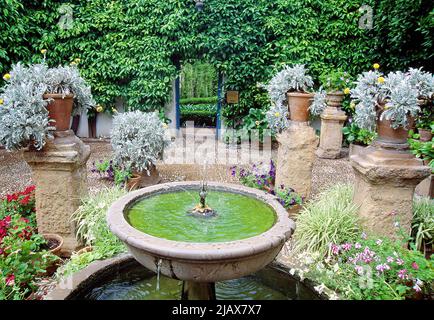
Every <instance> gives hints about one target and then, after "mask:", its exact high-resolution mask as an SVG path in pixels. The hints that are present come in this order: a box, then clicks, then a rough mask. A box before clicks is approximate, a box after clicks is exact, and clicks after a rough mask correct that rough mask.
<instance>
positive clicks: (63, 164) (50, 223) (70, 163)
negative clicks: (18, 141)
mask: <svg viewBox="0 0 434 320" xmlns="http://www.w3.org/2000/svg"><path fill="white" fill-rule="evenodd" d="M54 135H55V139H54V140H50V141H48V142H47V144H46V146H45V147H44V149H43V150H41V151H32V150H28V151H26V152H24V158H25V160H26V161H27V163H28V164H29V165H30V167H31V168H32V178H33V181H34V182H35V184H36V221H37V224H38V232H39V233H41V234H42V233H55V234H58V235H60V236H62V237H63V239H64V244H63V247H62V251H61V255H62V256H69V255H70V254H71V253H72V251H74V250H76V249H77V248H78V247H79V243H78V242H77V240H76V238H75V224H74V223H73V221H71V215H72V214H73V213H74V212H75V210H76V209H77V208H78V207H79V205H80V198H81V197H82V196H84V195H86V194H87V174H86V172H87V170H86V162H87V160H88V159H89V156H90V148H89V146H87V145H85V144H84V143H83V142H82V141H81V140H80V139H79V138H77V137H76V136H75V135H74V134H73V132H72V130H68V131H62V132H55V134H54Z"/></svg>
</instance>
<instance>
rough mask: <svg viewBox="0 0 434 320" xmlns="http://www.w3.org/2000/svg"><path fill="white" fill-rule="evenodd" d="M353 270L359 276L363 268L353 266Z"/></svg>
mask: <svg viewBox="0 0 434 320" xmlns="http://www.w3.org/2000/svg"><path fill="white" fill-rule="evenodd" d="M354 269H355V270H356V272H357V274H358V275H361V274H362V273H363V267H362V266H355V267H354Z"/></svg>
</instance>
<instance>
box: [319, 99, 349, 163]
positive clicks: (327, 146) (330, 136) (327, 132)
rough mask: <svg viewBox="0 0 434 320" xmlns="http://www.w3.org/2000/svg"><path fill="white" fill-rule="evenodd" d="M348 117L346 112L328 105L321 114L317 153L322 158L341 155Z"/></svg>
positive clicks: (334, 157) (333, 157)
mask: <svg viewBox="0 0 434 320" xmlns="http://www.w3.org/2000/svg"><path fill="white" fill-rule="evenodd" d="M346 119H347V116H346V115H345V112H344V111H342V110H340V109H339V108H336V107H327V108H326V109H325V110H324V112H323V113H322V114H321V136H320V143H319V148H318V150H317V151H316V155H317V156H318V157H320V158H326V159H336V158H339V157H340V154H341V146H342V127H343V126H344V122H345V120H346Z"/></svg>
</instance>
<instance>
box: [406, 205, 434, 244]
mask: <svg viewBox="0 0 434 320" xmlns="http://www.w3.org/2000/svg"><path fill="white" fill-rule="evenodd" d="M411 229H412V230H411V235H412V240H413V241H414V244H415V246H416V249H418V250H421V251H423V252H424V251H425V247H429V246H432V245H433V239H434V199H430V198H422V199H417V200H415V201H414V204H413V220H412V224H411Z"/></svg>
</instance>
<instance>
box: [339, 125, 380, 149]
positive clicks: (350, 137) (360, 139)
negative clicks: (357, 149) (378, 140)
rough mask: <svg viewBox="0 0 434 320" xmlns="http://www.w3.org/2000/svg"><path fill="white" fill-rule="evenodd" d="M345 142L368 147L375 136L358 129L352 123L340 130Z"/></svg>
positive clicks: (367, 131) (365, 130) (370, 132)
mask: <svg viewBox="0 0 434 320" xmlns="http://www.w3.org/2000/svg"><path fill="white" fill-rule="evenodd" d="M342 133H343V134H344V139H345V142H346V143H347V144H348V145H349V144H350V143H354V144H359V145H362V146H368V145H370V144H371V143H372V141H373V140H374V139H375V137H376V136H377V134H376V133H375V132H372V131H369V130H367V129H361V128H359V127H358V126H357V125H356V124H355V123H354V122H352V123H349V124H347V125H346V126H345V127H343V128H342Z"/></svg>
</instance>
